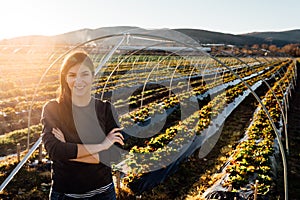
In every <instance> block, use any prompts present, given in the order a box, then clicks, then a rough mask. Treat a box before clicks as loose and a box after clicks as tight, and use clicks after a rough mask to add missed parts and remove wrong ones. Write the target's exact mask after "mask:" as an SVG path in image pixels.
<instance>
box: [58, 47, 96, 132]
mask: <svg viewBox="0 0 300 200" xmlns="http://www.w3.org/2000/svg"><path fill="white" fill-rule="evenodd" d="M76 64H84V65H85V66H87V67H88V68H89V69H90V70H91V72H92V74H94V71H95V69H94V64H93V61H92V60H91V58H90V57H89V55H88V54H87V53H86V52H85V51H73V52H71V53H69V54H68V55H67V56H66V57H65V59H64V61H63V63H62V65H61V69H60V87H59V93H58V98H57V101H58V104H59V110H60V116H61V120H62V121H63V124H65V125H67V126H68V127H69V128H70V129H71V130H72V129H73V131H76V128H75V125H74V120H73V114H72V94H71V90H70V88H69V86H68V83H67V80H66V78H67V73H68V71H69V70H70V68H72V67H73V66H75V65H76Z"/></svg>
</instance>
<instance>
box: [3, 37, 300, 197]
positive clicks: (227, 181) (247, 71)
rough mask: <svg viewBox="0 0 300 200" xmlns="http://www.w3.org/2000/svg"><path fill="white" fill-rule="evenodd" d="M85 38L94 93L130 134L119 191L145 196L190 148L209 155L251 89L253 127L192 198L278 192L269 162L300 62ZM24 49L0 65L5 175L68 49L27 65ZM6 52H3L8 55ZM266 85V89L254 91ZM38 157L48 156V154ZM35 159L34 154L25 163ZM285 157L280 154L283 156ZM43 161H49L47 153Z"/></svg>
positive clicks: (34, 134) (30, 139) (276, 152)
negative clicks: (105, 44)
mask: <svg viewBox="0 0 300 200" xmlns="http://www.w3.org/2000/svg"><path fill="white" fill-rule="evenodd" d="M121 36H122V35H121ZM126 37H128V36H126ZM121 38H122V37H121ZM134 39H135V38H134ZM134 39H132V40H134ZM95 41H97V40H93V41H92V42H95ZM121 41H122V40H121ZM128 41H129V39H128V38H127V41H126V42H127V43H126V44H127V45H128ZM147 42H149V41H147ZM124 43H125V42H124ZM132 43H134V42H132ZM86 44H87V43H85V44H83V45H80V46H79V48H83V49H85V50H86V51H88V52H89V53H90V55H91V57H92V59H93V60H94V62H95V66H96V72H97V74H96V77H95V81H94V85H93V91H92V93H93V95H94V96H95V97H96V98H99V99H103V100H109V101H111V102H112V104H113V105H114V106H115V108H116V110H117V112H118V114H119V119H118V120H119V121H120V124H121V126H122V127H124V132H125V133H127V134H128V135H129V137H128V139H127V140H126V144H125V146H124V149H123V150H122V155H123V157H122V159H121V160H119V161H116V162H115V163H113V170H114V173H115V175H116V177H118V179H117V184H116V185H117V186H118V194H119V198H121V199H122V198H128V199H131V198H134V197H135V196H139V195H141V196H142V197H143V195H146V196H147V192H148V191H151V190H153V189H154V188H156V187H157V186H158V185H159V184H161V183H163V182H164V181H166V179H172V176H173V175H174V173H176V171H177V170H178V168H179V167H180V166H182V165H183V163H185V162H188V160H189V159H190V158H191V157H192V156H195V155H196V156H198V157H199V158H201V159H203V158H205V157H206V156H207V155H208V154H209V153H210V151H211V150H212V149H213V147H214V146H215V144H216V143H217V141H218V140H219V138H220V135H221V133H222V128H223V125H224V122H225V121H226V119H228V117H229V116H230V115H231V113H232V112H233V111H234V110H235V109H236V108H237V107H238V106H239V105H240V104H241V103H242V102H243V101H244V100H245V99H247V98H248V97H249V96H253V95H254V96H255V97H256V100H257V109H256V110H255V112H254V113H253V117H252V119H251V123H250V125H249V127H248V128H247V129H246V130H245V133H244V134H243V136H241V138H239V142H238V144H237V145H234V146H231V148H230V149H231V150H230V151H229V152H228V157H227V158H226V159H224V160H223V164H222V165H221V166H220V167H219V170H218V173H215V174H211V175H210V176H209V178H207V180H206V182H208V184H203V186H204V185H205V187H201V190H199V191H198V194H197V198H199V199H201V198H203V199H204V198H216V197H217V196H218V195H219V196H222V195H223V194H224V193H225V192H231V193H233V194H235V195H236V196H240V197H243V198H250V197H251V196H253V195H254V193H255V191H256V192H257V193H258V195H263V196H268V195H270V191H272V190H274V187H275V186H274V180H275V179H276V173H277V172H276V170H277V168H278V166H276V165H274V163H277V165H279V163H280V162H282V161H280V160H281V159H280V158H278V157H280V155H281V154H283V155H284V154H285V152H286V150H287V148H288V145H286V144H285V145H284V146H283V145H282V142H281V139H282V137H283V138H285V139H286V140H287V139H288V138H287V137H286V136H287V135H286V134H287V132H286V129H285V126H286V121H287V120H286V118H287V116H286V110H287V109H288V100H289V95H290V93H291V90H292V89H293V87H294V85H295V79H296V76H297V74H296V72H295V69H296V61H294V60H293V59H290V58H288V57H282V56H280V57H273V56H272V57H269V56H252V57H250V56H245V55H242V53H241V52H240V53H241V55H237V54H230V53H228V52H229V51H228V50H226V51H224V49H222V50H219V51H216V52H217V53H215V54H213V53H211V54H208V53H206V52H202V51H196V50H194V51H196V53H195V52H192V53H191V52H190V50H189V51H188V50H185V49H182V48H179V50H176V51H173V52H168V51H165V52H163V53H161V52H160V53H153V50H152V51H150V50H147V48H145V47H143V48H142V49H141V48H139V49H134V50H132V49H130V51H127V50H126V51H125V52H124V49H123V51H121V49H122V48H120V46H112V47H110V48H111V49H109V50H103V49H102V50H101V49H100V48H99V49H100V50H95V49H97V48H96V47H94V46H93V48H92V49H91V48H90V46H87V45H86ZM119 44H121V43H119ZM180 44H181V43H180ZM95 45H98V43H95ZM99 45H103V42H100V43H99ZM147 45H149V44H148V43H147ZM159 45H161V43H159ZM168 45H170V44H169V43H168ZM181 45H182V44H181ZM117 47H119V48H120V49H119V51H118V48H117ZM70 48H71V47H70ZM76 48H78V47H76ZM24 49H25V47H24ZM24 49H23V51H21V50H20V51H13V53H12V54H13V55H14V56H15V57H18V56H19V57H20V60H18V59H16V60H15V62H13V61H10V62H9V63H8V62H7V60H6V63H5V62H4V59H3V60H1V62H2V63H1V66H0V70H1V73H2V72H5V74H6V76H5V77H2V78H1V79H0V83H1V85H0V93H1V94H3V95H1V101H0V109H1V111H0V119H1V120H0V127H1V129H0V131H1V135H0V149H1V155H0V156H3V157H2V158H1V160H0V162H1V173H0V178H1V179H0V180H1V182H3V181H4V180H5V178H6V177H8V175H9V172H11V170H12V169H13V168H14V167H15V166H16V163H14V164H11V163H10V162H11V160H12V159H10V160H8V159H6V157H5V156H10V155H12V154H14V153H16V148H15V146H16V144H17V143H20V144H21V149H22V150H25V149H29V148H30V147H31V146H32V145H33V144H34V143H35V142H36V141H38V139H39V137H40V134H41V124H40V123H39V120H40V114H41V109H42V106H43V105H44V104H45V103H46V102H47V101H48V100H50V99H53V98H55V97H56V92H57V88H58V85H59V83H58V77H59V67H60V63H61V61H62V58H63V55H64V54H65V53H66V51H68V49H67V48H66V47H63V48H62V49H59V48H58V49H57V50H55V52H54V53H53V52H52V53H49V52H48V53H47V52H43V54H41V53H40V54H39V57H42V58H43V59H41V58H40V59H37V60H36V61H35V62H34V59H28V60H29V61H28V63H24V60H23V59H24V52H26V51H25V50H24ZM231 50H232V47H231ZM235 51H238V50H237V49H235ZM8 52H9V51H8V50H7V49H6V50H5V51H4V50H3V51H2V52H1V53H2V54H3V55H5V56H7V57H8ZM112 52H113V54H112ZM141 52H142V53H141ZM154 52H155V51H154ZM231 52H233V51H231ZM27 53H28V52H27ZM36 54H37V52H36V53H35V54H34V55H36ZM21 55H22V56H23V57H22V56H21ZM7 65H10V66H11V67H7ZM21 65H23V66H22V67H21ZM19 73H22V76H20V74H19ZM36 77H39V78H36ZM20 86H22V87H20ZM263 86H267V88H268V91H267V92H266V93H265V94H263V95H261V96H257V95H256V93H257V92H258V90H260V89H261V87H263ZM282 151H283V152H282ZM280 152H281V153H280ZM44 156H46V157H45V158H47V155H46V153H44ZM35 159H36V157H32V158H30V159H29V161H28V162H27V165H30V166H31V165H32V162H33V161H34V160H35ZM282 159H283V162H284V156H282ZM43 162H46V163H48V161H47V159H44V160H43ZM199 168H201V166H199ZM203 170H204V171H205V168H204V169H203ZM48 178H49V182H47V183H44V182H43V184H41V183H40V184H38V185H37V186H36V187H35V189H34V190H40V191H44V193H43V194H44V195H45V196H47V192H48V191H49V183H50V177H48ZM187 178H188V177H187ZM208 179H209V180H208ZM43 181H45V180H43ZM45 184H46V185H47V186H48V187H46V189H45ZM200 184H201V183H200ZM41 185H43V187H42V186H41ZM7 188H8V189H5V190H4V193H3V195H4V197H9V196H12V195H16V194H15V193H14V192H12V191H14V190H13V189H12V186H10V185H8V187H7ZM29 190H30V189H29ZM31 191H32V190H31ZM18 192H19V191H18ZM24 193H26V192H24V191H23V192H22V195H23V196H24V195H25V194H24ZM27 193H31V192H27ZM22 195H20V196H22ZM25 196H26V195H25ZM154 198H155V197H154ZM194 198H196V197H194Z"/></svg>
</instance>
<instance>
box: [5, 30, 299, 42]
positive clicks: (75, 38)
mask: <svg viewBox="0 0 300 200" xmlns="http://www.w3.org/2000/svg"><path fill="white" fill-rule="evenodd" d="M134 29H136V30H139V29H140V30H146V29H141V28H139V27H135V26H116V27H101V28H97V29H91V28H84V29H79V30H74V31H70V32H66V33H63V34H58V35H53V36H42V35H35V36H21V37H16V38H11V39H4V40H0V44H43V43H49V42H50V43H55V44H65V43H67V44H78V43H80V42H85V41H88V40H91V39H95V38H97V37H101V36H107V35H112V34H119V33H124V32H125V31H129V30H134ZM154 30H155V29H154ZM169 30H173V31H176V32H179V33H183V34H185V35H187V36H188V37H190V38H192V39H194V40H196V41H197V42H199V43H200V44H231V45H236V46H245V45H247V46H252V45H254V44H259V45H261V44H268V45H276V46H278V47H282V46H284V45H287V44H300V29H294V30H288V31H277V32H275V31H266V32H251V33H245V34H231V33H222V32H215V31H209V30H202V29H191V28H178V29H169Z"/></svg>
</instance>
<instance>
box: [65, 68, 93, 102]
mask: <svg viewBox="0 0 300 200" xmlns="http://www.w3.org/2000/svg"><path fill="white" fill-rule="evenodd" d="M93 78H94V76H93V74H92V72H91V70H90V69H89V67H87V66H85V65H83V64H81V63H80V64H76V65H74V66H73V67H71V68H70V69H69V71H68V72H67V76H66V81H67V83H68V86H69V88H70V90H71V93H72V97H73V98H76V97H77V98H78V97H79V98H80V97H87V96H90V95H91V88H92V83H93Z"/></svg>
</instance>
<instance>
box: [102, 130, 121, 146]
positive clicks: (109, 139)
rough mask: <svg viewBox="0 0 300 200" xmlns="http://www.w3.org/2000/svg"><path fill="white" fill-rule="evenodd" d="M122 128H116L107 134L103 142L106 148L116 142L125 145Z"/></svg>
mask: <svg viewBox="0 0 300 200" xmlns="http://www.w3.org/2000/svg"><path fill="white" fill-rule="evenodd" d="M121 130H122V128H114V129H113V130H111V131H110V132H109V134H108V135H107V136H106V138H105V140H104V141H103V142H102V145H103V146H104V148H105V149H109V148H110V147H111V146H112V145H113V144H114V143H115V142H117V143H119V144H121V145H124V142H123V140H124V137H123V135H122V133H121Z"/></svg>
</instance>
